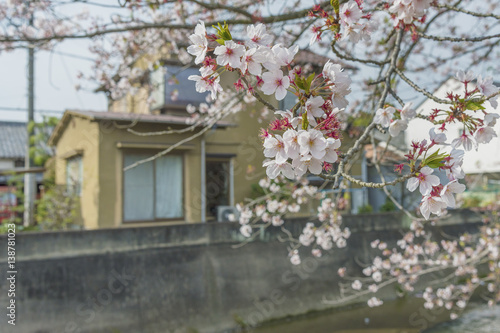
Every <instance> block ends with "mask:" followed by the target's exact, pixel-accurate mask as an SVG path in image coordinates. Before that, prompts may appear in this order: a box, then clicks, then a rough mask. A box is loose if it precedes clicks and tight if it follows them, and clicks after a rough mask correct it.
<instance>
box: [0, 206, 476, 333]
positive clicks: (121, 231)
mask: <svg viewBox="0 0 500 333" xmlns="http://www.w3.org/2000/svg"><path fill="white" fill-rule="evenodd" d="M480 221H481V220H480V218H479V216H476V215H475V214H473V213H471V212H469V211H456V212H455V213H454V214H453V216H452V217H451V218H449V219H448V220H445V221H443V223H442V225H438V226H437V227H435V228H436V229H442V230H444V231H446V233H447V234H456V233H459V232H463V231H465V230H468V231H473V230H474V229H475V228H477V226H478V225H479V223H480ZM306 222H307V220H292V221H287V222H286V226H287V228H288V229H289V230H291V231H292V233H294V234H298V233H299V232H300V230H301V229H302V228H303V226H304V224H305V223H306ZM344 223H345V224H346V225H347V226H349V227H350V228H351V230H352V231H353V233H352V235H351V237H350V239H349V240H348V246H347V248H344V249H335V250H332V251H329V252H325V254H324V256H323V257H322V258H313V257H311V256H310V255H307V254H305V255H304V256H303V257H302V264H301V265H299V266H293V265H291V264H290V262H289V260H288V257H287V244H286V243H282V242H280V241H278V239H277V237H278V235H280V234H281V232H280V231H279V228H273V227H271V228H269V229H268V230H266V231H265V233H263V234H262V235H261V236H260V237H258V239H257V240H255V241H253V242H250V243H248V244H246V245H244V246H241V241H242V240H243V238H242V237H241V235H240V234H239V232H238V227H239V225H238V224H235V223H216V224H210V223H209V224H189V225H172V226H161V227H144V228H117V229H106V230H91V231H68V232H47V233H24V234H18V235H17V244H16V250H17V270H18V275H17V290H16V304H17V315H18V316H17V325H16V327H10V325H7V324H6V322H5V317H6V316H5V315H2V319H1V322H0V327H2V332H24V333H42V332H43V333H44V332H50V333H53V332H57V333H59V332H64V333H66V332H82V333H83V332H89V333H90V332H92V333H100V332H114V333H118V332H121V333H128V332H131V333H132V332H133V333H136V332H145V333H149V332H151V333H156V332H158V333H165V332H196V331H198V332H221V331H230V330H236V329H237V328H238V327H239V325H240V324H241V323H243V322H244V323H246V324H247V325H255V324H258V323H260V322H262V321H265V320H269V319H274V318H281V317H285V316H293V315H298V314H304V313H307V312H311V311H316V310H322V309H326V308H328V307H330V306H329V305H327V304H325V303H323V302H322V300H323V299H324V298H327V299H334V298H335V297H337V296H338V282H339V278H338V275H337V269H338V268H339V267H343V266H345V267H347V268H348V270H350V271H351V272H359V270H360V268H359V266H358V264H357V262H367V261H368V260H369V259H370V258H372V257H373V256H374V255H375V254H374V251H373V250H372V249H371V248H370V246H369V243H370V242H371V241H372V240H374V239H377V238H380V239H384V240H387V241H392V242H395V241H396V240H397V239H400V238H401V231H400V230H401V226H402V225H403V224H405V223H408V221H405V218H404V217H403V215H402V214H398V213H384V214H370V215H357V216H345V217H344ZM6 247H7V244H6V237H5V236H3V235H2V236H0V248H2V249H6ZM0 260H1V261H0V270H1V271H3V272H6V271H7V267H6V259H5V257H2V258H1V259H0ZM1 288H2V290H1V292H0V304H6V302H7V292H6V284H5V283H2V285H1ZM382 293H383V295H385V296H386V297H394V288H392V289H391V288H387V290H383V291H382ZM358 302H359V300H358ZM238 323H240V324H238Z"/></svg>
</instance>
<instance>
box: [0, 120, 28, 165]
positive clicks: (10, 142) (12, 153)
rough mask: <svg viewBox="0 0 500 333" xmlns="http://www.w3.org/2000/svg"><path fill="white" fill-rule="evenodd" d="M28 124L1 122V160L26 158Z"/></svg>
mask: <svg viewBox="0 0 500 333" xmlns="http://www.w3.org/2000/svg"><path fill="white" fill-rule="evenodd" d="M26 137H27V135H26V123H20V122H13V121H0V158H24V155H25V153H26Z"/></svg>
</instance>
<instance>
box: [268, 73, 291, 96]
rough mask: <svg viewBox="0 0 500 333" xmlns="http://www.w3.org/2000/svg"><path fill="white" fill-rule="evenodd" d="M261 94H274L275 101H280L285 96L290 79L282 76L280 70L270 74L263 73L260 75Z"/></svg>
mask: <svg viewBox="0 0 500 333" xmlns="http://www.w3.org/2000/svg"><path fill="white" fill-rule="evenodd" d="M262 80H264V84H263V85H262V88H261V90H262V92H263V93H264V94H266V95H272V94H274V93H275V94H276V99H277V100H278V101H281V100H282V99H283V98H285V96H286V89H287V88H288V87H289V86H290V79H289V78H288V76H283V71H282V70H276V71H272V72H265V73H264V74H262Z"/></svg>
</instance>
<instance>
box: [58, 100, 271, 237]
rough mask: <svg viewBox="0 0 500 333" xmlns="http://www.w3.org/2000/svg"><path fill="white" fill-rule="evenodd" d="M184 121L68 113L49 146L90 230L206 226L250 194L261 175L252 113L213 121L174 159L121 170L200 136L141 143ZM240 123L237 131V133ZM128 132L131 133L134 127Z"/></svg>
mask: <svg viewBox="0 0 500 333" xmlns="http://www.w3.org/2000/svg"><path fill="white" fill-rule="evenodd" d="M188 118H189V117H188V114H187V112H186V111H184V115H182V112H181V111H179V110H177V114H176V115H173V114H165V113H163V114H151V113H149V114H147V113H120V112H95V111H77V110H71V111H66V112H65V114H64V115H63V117H62V119H61V121H60V122H59V124H58V125H57V126H56V128H55V129H54V131H53V134H52V136H51V137H50V139H49V144H51V145H53V146H55V147H56V150H57V154H56V158H55V168H56V183H57V184H66V185H67V186H68V187H71V188H73V189H74V191H75V193H76V194H77V195H79V196H80V197H81V207H80V211H81V218H82V221H83V225H84V227H85V228H87V229H95V228H105V227H119V226H131V225H138V224H140V225H150V224H155V225H157V224H162V223H179V222H181V223H186V222H187V223H190V222H205V221H211V220H216V219H217V210H218V207H224V206H234V205H235V203H237V202H240V201H243V199H244V198H246V197H249V196H250V195H251V188H252V184H255V183H257V182H258V180H259V179H260V178H262V177H263V176H264V175H265V172H264V169H263V168H262V167H261V166H262V161H263V158H264V157H263V155H262V147H261V143H260V140H259V138H258V131H259V126H260V125H259V124H258V122H256V121H255V119H251V116H250V113H249V112H240V113H238V114H235V115H234V116H233V117H232V118H231V119H229V120H228V121H220V122H218V123H217V124H216V125H215V126H214V127H213V128H212V129H210V130H209V131H208V132H206V133H204V134H203V135H200V136H199V137H196V138H194V139H192V140H190V141H188V142H186V143H183V144H181V145H180V146H178V147H176V148H175V149H174V150H173V151H172V152H170V153H168V154H166V155H165V156H162V157H159V158H157V159H155V160H153V161H150V162H148V163H144V164H141V165H139V166H137V167H135V168H132V169H130V170H127V171H124V168H125V167H127V166H130V165H132V164H133V163H135V162H138V161H141V160H144V159H146V158H148V157H151V156H153V155H155V154H157V153H158V152H161V151H162V150H164V149H167V148H169V147H172V145H174V144H176V143H178V142H180V141H181V140H183V139H186V138H188V137H190V136H193V135H194V134H197V133H199V132H200V130H201V128H202V127H198V128H195V129H194V130H193V131H189V132H186V133H176V134H168V135H160V136H149V135H148V136H140V135H136V134H133V133H131V132H130V131H128V130H127V129H128V128H133V129H134V131H137V132H141V133H151V132H157V131H164V130H166V129H173V130H182V129H186V128H187V127H188V126H189V124H187V123H186V120H187V119H188ZM236 124H239V126H236ZM131 125H133V127H132V126H131Z"/></svg>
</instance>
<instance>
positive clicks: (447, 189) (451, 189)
mask: <svg viewBox="0 0 500 333" xmlns="http://www.w3.org/2000/svg"><path fill="white" fill-rule="evenodd" d="M463 191H465V185H464V184H460V183H459V182H458V181H457V180H453V181H451V182H449V183H448V184H446V185H445V186H444V187H443V189H442V190H441V193H440V195H441V199H443V201H444V202H445V203H446V205H448V207H451V208H454V207H455V204H456V203H455V196H454V195H453V194H455V193H462V192H463Z"/></svg>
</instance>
